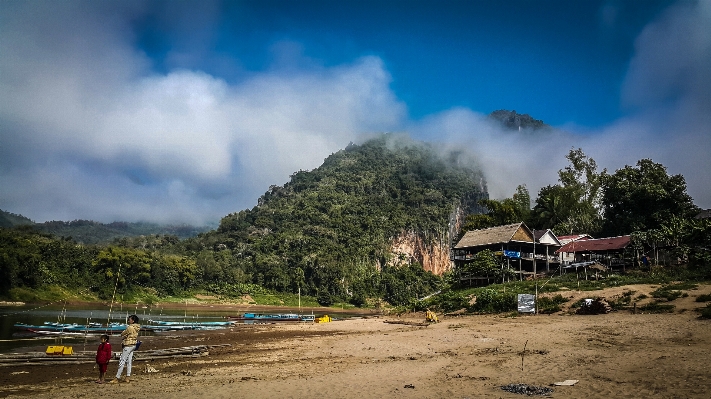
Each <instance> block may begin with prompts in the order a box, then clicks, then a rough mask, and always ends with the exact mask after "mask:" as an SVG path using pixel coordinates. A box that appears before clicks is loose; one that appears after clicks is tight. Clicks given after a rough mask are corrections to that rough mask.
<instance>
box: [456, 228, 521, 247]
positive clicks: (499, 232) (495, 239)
mask: <svg viewBox="0 0 711 399" xmlns="http://www.w3.org/2000/svg"><path fill="white" fill-rule="evenodd" d="M521 228H523V229H525V230H526V232H527V233H528V235H529V236H530V235H532V233H531V232H530V230H529V229H528V227H526V225H525V224H523V222H521V223H514V224H507V225H505V226H496V227H490V228H488V229H481V230H470V231H467V232H466V233H465V234H464V237H462V239H461V240H459V242H458V243H457V245H455V246H454V249H461V248H469V247H481V246H485V245H492V244H504V243H507V242H510V241H511V240H512V238H513V236H514V234H516V232H517V231H518V230H519V229H521ZM531 242H533V241H531Z"/></svg>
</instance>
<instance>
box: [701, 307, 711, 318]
mask: <svg viewBox="0 0 711 399" xmlns="http://www.w3.org/2000/svg"><path fill="white" fill-rule="evenodd" d="M699 313H701V316H699V317H700V318H702V319H711V303H710V304H708V305H706V306H705V307H703V308H701V309H699Z"/></svg>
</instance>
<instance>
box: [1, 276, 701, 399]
mask: <svg viewBox="0 0 711 399" xmlns="http://www.w3.org/2000/svg"><path fill="white" fill-rule="evenodd" d="M625 289H630V287H626V288H625ZM632 289H634V290H635V291H637V292H639V293H644V292H649V291H651V290H653V287H650V286H634V287H632ZM621 290H622V288H616V289H611V290H607V291H596V292H595V293H594V294H592V293H577V292H575V293H564V294H567V295H569V297H570V298H575V297H577V296H580V297H584V296H591V295H600V294H603V296H606V297H610V296H614V295H617V294H619V292H621ZM709 292H711V286H706V285H702V286H699V288H698V290H693V291H689V297H686V298H680V299H677V300H675V301H674V302H672V303H673V304H674V305H676V309H675V312H674V313H669V314H632V312H629V311H617V312H612V313H609V314H604V315H594V316H582V315H575V314H571V313H570V312H568V311H563V312H560V313H557V314H553V315H536V316H518V317H504V316H491V315H466V316H456V317H446V316H445V317H442V318H441V322H440V323H437V324H432V325H429V326H427V327H422V326H414V325H406V324H390V323H386V322H385V321H411V322H420V321H423V319H424V316H423V315H421V314H411V315H405V316H401V317H397V316H380V317H371V318H360V319H350V320H344V321H336V322H332V323H326V324H294V325H256V326H254V325H253V326H248V325H245V326H237V327H235V328H232V329H230V330H219V331H204V332H191V333H187V332H185V333H182V332H181V333H170V334H165V335H157V336H153V337H146V338H145V340H144V344H143V345H144V347H143V348H142V349H146V350H148V349H159V348H168V347H178V346H188V345H202V344H204V345H222V344H230V346H222V347H216V348H213V349H211V350H210V354H209V356H205V357H200V358H182V359H170V360H160V361H151V362H146V361H142V360H140V359H137V360H136V361H134V371H133V377H132V381H131V382H130V383H121V384H118V385H108V384H105V385H99V384H96V383H94V381H95V380H96V375H95V374H96V372H95V370H94V369H93V368H92V367H93V365H92V364H81V365H43V366H39V365H38V366H30V365H17V366H12V367H0V396H1V397H10V398H27V397H36V398H84V397H86V398H91V397H98V396H101V397H105V398H122V399H123V398H141V397H144V398H157V397H163V398H166V397H181V398H235V397H236V398H275V399H276V398H314V397H328V398H364V397H367V398H385V397H392V398H398V397H400V398H509V397H510V398H515V397H521V395H517V394H514V393H509V392H505V391H503V390H502V389H501V386H504V385H507V384H520V383H522V384H529V385H534V386H541V387H551V388H553V390H554V391H553V392H552V393H551V394H550V396H551V397H557V398H642V397H656V398H707V397H709V393H710V392H711V371H710V370H709V368H708V364H709V359H711V321H709V320H700V319H698V318H697V317H698V313H697V312H695V311H694V309H695V308H699V307H701V306H703V305H704V304H702V303H697V302H694V298H695V297H696V296H698V295H700V294H708V293H709ZM114 345H115V347H118V346H119V343H118V342H117V341H115V342H114ZM524 347H525V351H524ZM116 367H117V362H115V361H112V362H111V363H110V364H109V375H113V374H114V373H115V372H116ZM149 367H150V368H153V369H155V370H157V372H155V373H147V372H146V370H148V369H149ZM564 380H579V382H577V383H576V384H575V385H573V386H551V385H552V384H553V383H555V382H560V381H564Z"/></svg>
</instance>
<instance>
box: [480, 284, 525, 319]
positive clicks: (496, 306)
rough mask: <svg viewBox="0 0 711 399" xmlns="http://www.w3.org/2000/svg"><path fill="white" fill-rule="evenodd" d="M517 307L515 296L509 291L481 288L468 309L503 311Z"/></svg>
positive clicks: (483, 311)
mask: <svg viewBox="0 0 711 399" xmlns="http://www.w3.org/2000/svg"><path fill="white" fill-rule="evenodd" d="M517 308H518V302H517V296H516V294H515V293H513V292H511V291H506V292H503V291H499V290H496V289H491V288H487V289H483V290H481V291H480V292H479V293H478V294H477V295H476V302H475V303H474V305H473V306H472V307H470V310H471V311H473V312H478V313H503V312H509V311H512V310H516V309H517Z"/></svg>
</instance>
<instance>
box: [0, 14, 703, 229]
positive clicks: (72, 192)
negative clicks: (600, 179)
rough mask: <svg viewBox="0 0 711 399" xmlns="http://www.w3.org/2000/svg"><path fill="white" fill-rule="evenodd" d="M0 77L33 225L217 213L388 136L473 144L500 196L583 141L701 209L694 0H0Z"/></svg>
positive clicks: (15, 206) (195, 219)
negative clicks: (670, 182)
mask: <svg viewBox="0 0 711 399" xmlns="http://www.w3.org/2000/svg"><path fill="white" fill-rule="evenodd" d="M0 93H2V94H1V95H0V209H2V210H5V211H9V212H12V213H16V214H22V215H24V216H26V217H29V218H31V219H33V220H34V221H36V222H44V221H49V220H64V221H70V220H76V219H89V220H96V221H101V222H107V223H108V222H112V221H150V222H158V223H189V224H197V225H199V224H204V223H217V222H218V221H219V220H220V218H221V217H223V216H225V215H227V214H229V213H233V212H237V211H239V210H242V209H248V208H252V207H253V206H255V205H256V203H257V198H259V196H260V195H262V194H263V193H264V192H265V191H266V190H267V189H268V188H269V186H270V185H282V184H284V183H286V182H287V181H288V180H289V176H290V175H291V174H293V173H294V172H296V171H299V170H311V169H313V168H316V167H318V166H319V165H320V164H321V163H322V162H323V160H324V159H325V158H326V157H328V156H329V155H330V154H332V153H334V152H336V151H338V150H340V149H342V148H344V147H345V146H346V145H348V143H350V142H355V143H359V142H362V141H364V140H366V139H367V138H368V137H372V136H373V135H374V134H379V133H383V132H397V133H404V134H408V135H410V136H411V137H412V138H414V139H416V140H421V141H425V142H429V143H433V144H435V145H437V146H442V147H443V148H457V149H466V150H468V151H470V152H471V153H472V154H474V156H475V158H476V159H477V160H478V163H479V166H480V167H481V168H482V170H483V172H484V175H485V177H486V179H487V183H488V189H489V193H490V196H491V197H492V198H505V197H510V196H511V195H512V194H513V193H514V192H515V189H516V187H517V186H518V185H520V184H525V185H526V187H527V188H528V189H529V191H530V193H531V197H532V198H534V199H535V198H536V196H537V193H538V190H539V189H540V188H541V187H543V186H546V185H550V184H555V183H556V182H557V178H558V176H557V171H558V170H559V169H561V168H563V167H565V166H566V165H567V161H566V159H565V155H566V154H567V153H568V151H569V150H570V149H571V148H582V149H583V151H584V152H585V154H587V155H588V156H590V157H592V158H593V159H595V161H597V163H598V165H599V167H600V169H602V168H606V169H607V170H608V172H614V171H615V170H617V169H620V168H622V167H624V166H625V165H635V164H636V162H637V161H638V160H640V159H643V158H650V159H652V160H653V161H655V162H658V163H661V164H663V165H664V166H666V167H667V171H668V173H669V174H682V175H684V177H685V178H686V182H687V185H688V192H689V194H690V195H691V196H692V198H693V199H694V202H695V203H696V204H697V205H698V206H700V207H702V208H711V178H709V177H708V175H709V172H711V157H710V156H709V154H711V1H706V0H701V1H661V0H629V1H622V0H599V1H592V0H578V1H568V0H565V1H558V0H540V1H533V0H510V1H504V0H501V1H476V0H469V1H455V0H442V1H424V0H410V1H406V0H397V1H395V0H391V1H387V0H379V1H370V0H360V1H349V0H344V1H297V0H279V1H277V0H273V1H272V0H260V1H177V0H176V1H110V0H107V1H101V2H96V1H74V0H67V1H61V2H57V1H43V0H36V1H16V0H3V1H0ZM498 109H507V110H516V111H517V112H518V113H522V114H523V113H526V114H529V115H531V116H533V117H534V118H536V119H541V120H543V121H544V122H545V123H547V124H549V125H551V126H553V127H554V128H555V129H554V130H552V131H549V132H547V133H545V134H530V132H525V131H524V132H511V131H503V130H502V129H501V127H499V126H497V125H495V124H493V123H492V122H491V120H489V119H488V118H487V115H488V114H489V113H491V112H492V111H494V110H498Z"/></svg>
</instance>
